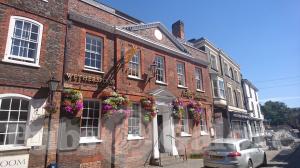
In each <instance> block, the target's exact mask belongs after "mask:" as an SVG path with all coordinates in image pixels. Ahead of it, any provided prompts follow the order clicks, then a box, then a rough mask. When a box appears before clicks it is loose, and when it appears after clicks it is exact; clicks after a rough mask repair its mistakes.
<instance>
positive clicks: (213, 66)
mask: <svg viewBox="0 0 300 168" xmlns="http://www.w3.org/2000/svg"><path fill="white" fill-rule="evenodd" d="M213 57H214V60H215V64H214V63H213V61H212V60H213V59H212V58H213ZM210 63H211V68H212V69H215V70H218V60H217V56H215V55H213V54H210Z"/></svg>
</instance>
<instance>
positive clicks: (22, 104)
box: [21, 100, 29, 110]
mask: <svg viewBox="0 0 300 168" xmlns="http://www.w3.org/2000/svg"><path fill="white" fill-rule="evenodd" d="M28 106H29V101H26V100H22V102H21V110H28Z"/></svg>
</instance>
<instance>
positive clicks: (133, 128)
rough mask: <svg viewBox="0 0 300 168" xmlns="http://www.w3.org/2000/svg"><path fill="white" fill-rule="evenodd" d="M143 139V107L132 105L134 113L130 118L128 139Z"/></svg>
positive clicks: (136, 104)
mask: <svg viewBox="0 0 300 168" xmlns="http://www.w3.org/2000/svg"><path fill="white" fill-rule="evenodd" d="M138 137H141V106H140V104H138V103H133V104H132V112H131V114H130V116H129V118H128V138H129V139H130V138H138Z"/></svg>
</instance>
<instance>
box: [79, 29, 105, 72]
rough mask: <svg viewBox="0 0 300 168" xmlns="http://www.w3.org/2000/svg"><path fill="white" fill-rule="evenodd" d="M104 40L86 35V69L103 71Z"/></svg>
mask: <svg viewBox="0 0 300 168" xmlns="http://www.w3.org/2000/svg"><path fill="white" fill-rule="evenodd" d="M102 50H103V40H102V39H101V38H100V37H97V36H92V35H89V34H87V35H86V45H85V65H84V67H85V68H86V69H92V70H97V71H101V70H102Z"/></svg>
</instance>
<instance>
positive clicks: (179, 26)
mask: <svg viewBox="0 0 300 168" xmlns="http://www.w3.org/2000/svg"><path fill="white" fill-rule="evenodd" d="M172 33H173V35H174V36H175V37H178V38H181V39H184V24H183V21H181V20H178V21H177V22H175V23H173V24H172Z"/></svg>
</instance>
